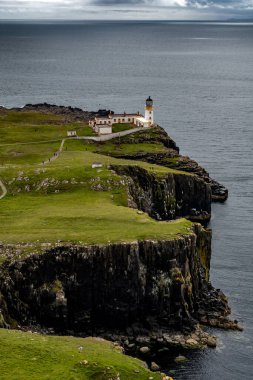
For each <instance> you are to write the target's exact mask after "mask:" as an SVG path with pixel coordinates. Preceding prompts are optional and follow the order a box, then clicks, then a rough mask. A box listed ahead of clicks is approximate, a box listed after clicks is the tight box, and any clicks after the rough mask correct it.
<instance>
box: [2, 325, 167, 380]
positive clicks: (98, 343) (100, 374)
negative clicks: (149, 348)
mask: <svg viewBox="0 0 253 380" xmlns="http://www.w3.org/2000/svg"><path fill="white" fill-rule="evenodd" d="M0 357H1V360H0V378H1V379H2V380H51V379H53V380H58V379H61V380H88V379H89V380H109V379H111V380H116V379H117V374H119V375H120V379H121V380H134V379H138V380H148V379H149V378H150V377H151V376H152V378H153V379H154V380H158V379H161V378H162V376H161V374H158V373H151V372H150V371H149V370H148V369H146V368H145V367H144V365H143V363H142V362H141V361H140V360H138V359H134V358H130V357H128V356H125V355H123V354H122V353H121V352H120V351H119V350H118V349H117V347H115V346H114V345H113V344H112V343H111V342H107V341H105V340H102V339H98V338H85V339H83V338H74V337H57V336H46V335H40V334H32V333H29V332H27V333H24V332H21V331H15V330H3V329H0Z"/></svg>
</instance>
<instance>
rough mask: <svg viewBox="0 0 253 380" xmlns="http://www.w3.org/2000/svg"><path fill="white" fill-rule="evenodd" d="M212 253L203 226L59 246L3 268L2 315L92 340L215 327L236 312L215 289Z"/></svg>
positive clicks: (10, 320)
mask: <svg viewBox="0 0 253 380" xmlns="http://www.w3.org/2000/svg"><path fill="white" fill-rule="evenodd" d="M7 249H9V248H8V247H4V246H2V247H1V253H2V254H6V250H7ZM210 256H211V233H210V231H206V230H204V229H203V228H202V227H201V226H200V225H195V226H194V230H193V231H192V232H190V233H189V235H187V236H179V237H178V238H177V239H175V240H171V241H142V242H133V243H119V244H108V245H103V246H99V245H98V246H58V247H52V248H50V249H48V250H47V251H46V252H44V253H43V254H39V255H38V254H34V255H30V256H29V257H26V258H23V259H19V260H14V261H13V260H9V261H6V262H5V263H4V264H2V267H1V276H0V294H1V297H0V302H1V309H2V316H3V317H4V320H5V323H6V324H8V323H9V324H12V325H13V321H16V322H17V323H18V324H21V325H29V324H39V325H41V326H46V327H52V328H54V329H56V330H58V331H64V332H66V331H69V330H71V331H73V332H81V333H83V334H88V335H89V334H99V335H103V334H105V333H108V331H114V333H115V331H121V332H123V331H124V332H126V331H128V334H130V335H131V334H132V335H133V334H134V331H135V330H134V326H135V327H136V325H138V326H139V329H146V330H147V331H152V330H154V329H157V328H158V327H159V329H165V330H166V329H167V330H168V329H172V328H176V329H187V327H188V328H191V326H193V325H194V324H195V323H196V321H197V320H199V319H200V318H202V319H203V320H204V319H205V321H206V323H208V321H209V320H210V319H211V320H213V324H214V321H218V317H219V318H226V315H227V314H228V312H229V309H228V306H227V301H226V299H225V297H224V296H223V294H222V293H221V292H217V291H215V290H214V289H213V288H212V286H211V285H210V284H209V267H210ZM210 295H212V302H210V303H209V302H206V300H207V299H208V297H209V296H210ZM215 312H216V314H215ZM217 323H218V322H217ZM217 323H216V324H217ZM138 332H139V331H138Z"/></svg>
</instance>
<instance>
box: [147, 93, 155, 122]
mask: <svg viewBox="0 0 253 380" xmlns="http://www.w3.org/2000/svg"><path fill="white" fill-rule="evenodd" d="M145 119H146V120H147V121H148V123H149V126H150V127H151V126H152V125H153V124H154V108H153V100H152V99H151V97H150V96H149V97H148V99H147V100H146V106H145Z"/></svg>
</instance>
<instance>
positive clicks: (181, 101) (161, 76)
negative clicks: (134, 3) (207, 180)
mask: <svg viewBox="0 0 253 380" xmlns="http://www.w3.org/2000/svg"><path fill="white" fill-rule="evenodd" d="M149 95H150V96H151V97H152V98H153V99H154V107H155V113H154V116H155V121H156V122H157V123H159V124H160V125H161V126H162V127H164V128H165V130H166V131H167V132H168V134H169V135H170V136H171V137H172V138H173V139H175V141H176V142H177V144H178V145H179V147H180V149H181V154H184V155H187V156H190V157H191V158H193V159H195V160H197V161H198V162H199V164H201V165H203V166H204V167H205V168H206V169H207V171H208V172H209V173H210V175H211V176H212V177H213V178H215V179H216V180H218V181H220V182H221V183H222V184H224V185H225V186H226V187H227V188H228V189H229V198H228V200H227V202H226V203H224V204H213V205H212V221H211V223H210V227H211V228H212V230H213V242H212V262H211V280H212V283H213V285H214V286H215V287H217V288H220V289H222V290H223V291H224V293H225V294H226V295H227V296H228V298H229V304H230V306H231V309H232V317H233V318H234V319H237V320H238V321H239V323H240V324H241V325H242V326H243V328H244V331H243V332H234V331H223V330H211V332H212V333H213V334H215V335H217V336H218V338H219V343H218V347H217V348H216V349H206V350H201V351H194V352H192V353H191V354H189V359H190V360H189V361H188V362H186V363H182V364H179V365H173V366H172V368H169V369H171V370H172V371H171V373H172V374H173V377H174V379H176V380H179V379H180V380H188V379H189V380H190V379H191V380H192V379H194V380H218V379H220V380H238V379H240V380H252V379H253V230H252V227H253V153H252V152H253V148H252V146H253V24H252V23H221V22H206V23H204V22H190V23H185V22H166V21H153V22H152V21H150V22H149V21H147V22H133V21H132V22H101V21H100V22H98V21H89V22H88V21H80V22H67V21H64V22H8V21H5V22H0V105H2V106H6V107H14V106H24V105H25V104H26V103H43V102H48V103H53V104H58V105H66V106H67V105H71V106H76V107H81V108H83V109H86V110H97V109H99V108H107V109H112V110H114V111H116V112H122V111H126V112H135V111H138V110H139V111H142V110H143V108H144V102H145V99H146V98H147V97H148V96H149ZM0 139H1V136H0ZM129 380H130V379H129Z"/></svg>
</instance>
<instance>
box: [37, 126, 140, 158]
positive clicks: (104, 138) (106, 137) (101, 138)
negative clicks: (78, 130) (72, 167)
mask: <svg viewBox="0 0 253 380" xmlns="http://www.w3.org/2000/svg"><path fill="white" fill-rule="evenodd" d="M142 130H143V128H133V129H128V130H126V131H121V132H116V133H111V134H109V135H104V136H77V137H68V138H64V139H63V140H62V141H61V145H60V148H59V150H58V151H57V152H55V153H54V155H53V156H52V157H51V158H49V159H48V160H46V161H43V162H42V163H41V165H44V164H48V163H49V162H52V161H54V160H56V159H57V158H58V157H59V156H60V154H61V152H62V150H63V147H64V144H65V141H66V140H92V141H98V142H103V141H109V140H112V139H115V138H117V137H118V138H120V137H123V136H127V135H130V134H131V133H135V132H139V131H142Z"/></svg>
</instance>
